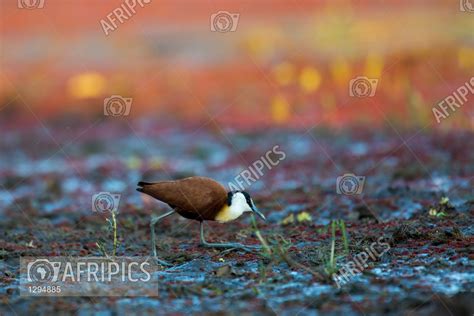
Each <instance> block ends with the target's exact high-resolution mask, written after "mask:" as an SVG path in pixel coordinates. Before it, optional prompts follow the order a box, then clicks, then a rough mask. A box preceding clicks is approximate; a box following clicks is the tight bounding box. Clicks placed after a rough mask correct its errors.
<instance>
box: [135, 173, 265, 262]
mask: <svg viewBox="0 0 474 316" xmlns="http://www.w3.org/2000/svg"><path fill="white" fill-rule="evenodd" d="M138 186H139V188H137V191H139V192H143V193H145V194H148V195H150V196H152V197H154V198H155V199H158V200H160V201H162V202H164V203H166V204H168V205H169V206H170V207H171V208H172V209H173V210H172V211H169V212H167V213H165V214H163V215H161V216H158V217H153V218H152V219H151V221H150V228H151V239H152V252H153V256H154V257H155V259H156V260H157V262H158V263H160V264H162V265H169V264H168V263H167V262H165V261H163V260H160V259H158V257H157V254H156V243H155V225H156V223H158V222H159V221H160V220H162V219H164V218H165V217H168V216H170V215H172V214H173V213H175V212H176V213H178V214H179V215H181V216H183V217H184V218H188V219H193V220H197V221H199V222H200V234H201V235H200V241H201V245H202V246H205V247H213V248H239V249H244V250H248V249H250V246H246V245H242V244H239V243H208V242H207V241H206V240H205V239H204V228H203V222H204V221H217V222H220V223H226V222H229V221H232V220H234V219H236V218H238V217H239V216H240V215H242V214H243V213H245V212H254V213H255V214H257V215H258V216H260V217H261V218H262V219H263V220H265V216H264V215H263V214H262V213H261V212H260V211H259V210H258V209H257V208H256V207H255V204H254V203H253V201H252V199H251V198H250V195H249V194H248V193H247V192H245V191H230V192H227V190H226V189H225V188H224V187H223V186H222V185H221V184H220V183H218V182H216V181H214V180H213V179H210V178H206V177H189V178H184V179H181V180H174V181H160V182H155V183H148V182H142V181H141V182H138Z"/></svg>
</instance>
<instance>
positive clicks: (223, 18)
mask: <svg viewBox="0 0 474 316" xmlns="http://www.w3.org/2000/svg"><path fill="white" fill-rule="evenodd" d="M212 25H213V26H214V29H215V30H216V31H218V32H221V33H226V32H229V31H231V30H232V27H233V25H234V20H233V19H232V17H231V16H230V14H229V13H226V12H220V13H218V14H217V15H216V16H214V19H213V20H212Z"/></svg>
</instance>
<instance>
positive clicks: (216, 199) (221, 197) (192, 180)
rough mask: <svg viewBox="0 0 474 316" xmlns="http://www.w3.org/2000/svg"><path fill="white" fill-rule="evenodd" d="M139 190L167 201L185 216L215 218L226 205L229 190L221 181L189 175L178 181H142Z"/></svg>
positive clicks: (205, 218)
mask: <svg viewBox="0 0 474 316" xmlns="http://www.w3.org/2000/svg"><path fill="white" fill-rule="evenodd" d="M139 186H141V187H142V188H140V189H138V191H140V192H143V193H146V194H148V195H150V196H152V197H154V198H156V199H158V200H160V201H162V202H165V203H167V204H168V205H170V206H171V207H173V208H174V209H176V211H177V212H178V213H179V214H181V215H182V216H184V217H187V218H192V219H204V220H212V219H214V216H215V213H216V212H218V211H219V210H220V208H221V207H222V206H223V205H225V203H226V201H227V191H226V189H225V188H224V186H222V185H221V184H220V183H219V182H216V181H214V180H213V179H210V178H206V177H189V178H184V179H181V180H176V181H162V182H156V183H144V182H140V183H139Z"/></svg>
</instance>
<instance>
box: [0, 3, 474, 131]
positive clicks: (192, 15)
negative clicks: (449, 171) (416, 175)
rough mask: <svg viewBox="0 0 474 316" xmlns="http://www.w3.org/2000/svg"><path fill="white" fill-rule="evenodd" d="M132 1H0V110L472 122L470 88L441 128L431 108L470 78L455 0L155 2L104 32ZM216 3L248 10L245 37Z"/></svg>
mask: <svg viewBox="0 0 474 316" xmlns="http://www.w3.org/2000/svg"><path fill="white" fill-rule="evenodd" d="M22 1H27V0H22ZM30 1H33V0H30ZM37 1H38V0H37ZM130 1H132V0H130ZM123 3H124V2H123V1H100V0H95V1H94V0H83V1H72V0H54V1H53V0H45V2H44V7H43V8H35V9H25V8H19V6H18V3H17V1H2V2H1V3H0V6H1V7H0V17H1V61H0V109H1V112H0V113H1V114H0V116H1V117H4V118H15V119H23V120H28V119H31V117H32V113H34V115H36V116H37V117H38V118H40V119H51V118H57V117H63V116H69V117H70V116H71V115H74V116H77V117H90V116H98V115H103V111H104V108H103V105H104V98H107V97H109V96H111V95H121V96H123V97H127V98H132V99H133V102H132V110H131V114H130V115H131V116H132V117H142V116H147V117H156V118H160V119H173V120H184V121H204V122H205V121H209V120H216V121H218V122H221V123H224V124H229V125H231V126H235V127H238V126H258V127H262V126H263V127H264V126H272V125H277V126H285V127H288V126H291V127H305V128H309V127H312V126H314V125H329V126H335V127H341V126H346V125H357V124H362V125H369V126H383V125H386V124H395V125H397V126H400V127H413V126H419V127H435V128H441V129H451V128H462V129H473V120H474V119H473V117H474V109H473V108H474V107H473V102H474V101H473V100H474V96H473V95H472V94H470V95H469V96H468V101H467V103H466V104H464V105H463V106H462V107H460V108H459V109H458V110H457V111H456V112H455V113H452V114H451V115H450V117H449V118H447V119H445V120H443V121H442V122H441V124H438V123H437V122H436V120H435V117H434V115H433V113H432V108H433V106H436V104H437V103H438V102H439V101H441V100H442V99H444V98H445V97H447V96H448V95H450V94H452V93H453V92H454V91H455V90H456V89H457V88H458V87H459V86H461V85H463V84H464V83H465V82H467V81H469V80H470V78H471V77H472V76H473V74H474V71H473V70H474V32H473V30H474V13H472V12H463V11H461V10H460V4H459V3H458V2H457V1H384V2H380V1H300V0H298V1H281V0H276V1H275V0H274V1H267V0H266V1H182V0H179V1H157V0H152V1H151V2H150V3H147V4H146V3H145V4H144V5H143V7H141V6H139V5H138V6H136V8H135V9H136V13H135V14H134V15H132V16H130V17H128V19H127V20H126V21H123V23H120V22H116V23H117V28H116V29H115V30H114V31H113V32H111V33H110V34H108V35H106V34H105V33H104V31H103V29H102V27H101V19H106V18H107V15H109V14H110V13H111V12H113V10H114V9H116V8H118V7H120V6H121V5H122V4H123ZM219 11H228V12H230V13H236V14H239V20H238V24H237V28H236V30H235V32H227V33H221V32H212V31H211V27H210V21H211V16H212V15H213V14H215V13H217V12H219ZM358 76H366V77H368V78H376V79H378V85H377V90H376V93H375V96H374V97H371V98H354V97H351V96H350V95H349V84H350V80H351V79H354V78H356V77H358Z"/></svg>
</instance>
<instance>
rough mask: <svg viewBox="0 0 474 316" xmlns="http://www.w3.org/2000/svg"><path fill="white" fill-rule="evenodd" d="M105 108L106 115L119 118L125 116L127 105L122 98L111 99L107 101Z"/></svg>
mask: <svg viewBox="0 0 474 316" xmlns="http://www.w3.org/2000/svg"><path fill="white" fill-rule="evenodd" d="M105 108H106V111H107V113H108V114H110V115H113V116H121V115H124V114H125V111H126V110H127V104H126V103H125V100H124V99H123V98H120V97H112V98H110V99H109V100H108V101H107V103H106V105H105Z"/></svg>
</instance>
